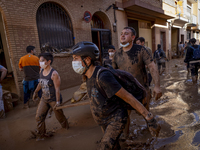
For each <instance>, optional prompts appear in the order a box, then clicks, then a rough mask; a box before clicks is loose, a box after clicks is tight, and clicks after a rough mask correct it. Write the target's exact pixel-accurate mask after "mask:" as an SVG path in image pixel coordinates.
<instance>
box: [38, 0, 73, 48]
mask: <svg viewBox="0 0 200 150" xmlns="http://www.w3.org/2000/svg"><path fill="white" fill-rule="evenodd" d="M36 20H37V28H38V35H39V40H40V46H41V47H42V46H43V45H44V44H47V43H48V44H49V45H50V46H52V47H55V48H57V49H59V50H62V49H65V48H70V47H72V46H73V45H74V40H73V27H72V22H71V19H70V17H69V15H68V14H67V12H66V11H65V10H64V9H63V8H62V7H61V6H60V5H58V4H56V3H51V2H47V3H43V4H42V5H41V6H40V7H39V8H38V10H37V16H36Z"/></svg>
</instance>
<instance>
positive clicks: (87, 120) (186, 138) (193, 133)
mask: <svg viewBox="0 0 200 150" xmlns="http://www.w3.org/2000/svg"><path fill="white" fill-rule="evenodd" d="M160 78H161V87H162V91H163V96H162V97H161V99H160V100H159V101H154V100H152V102H151V112H153V114H155V115H156V118H157V120H158V122H159V123H160V124H161V132H160V135H159V137H158V138H157V139H155V138H152V137H151V135H150V133H149V131H148V130H147V129H146V124H145V121H144V120H143V118H142V117H141V116H138V115H137V114H135V113H134V112H133V113H132V120H131V133H130V137H129V139H127V140H126V141H125V142H124V141H123V140H121V145H122V147H123V149H126V150H129V149H130V150H139V149H144V150H148V149H159V150H193V149H194V150H198V149H200V120H199V116H200V95H199V94H200V85H199V84H197V85H193V84H192V81H191V79H190V77H189V78H188V77H187V71H186V67H185V65H184V64H183V60H182V59H175V60H171V61H169V62H168V63H167V70H166V73H165V74H163V75H162V76H160ZM151 87H152V88H153V85H152V86H151ZM76 89H77V87H75V88H72V89H70V90H64V91H62V94H63V97H64V99H66V100H67V99H68V98H69V97H70V96H71V94H72V93H73V91H75V90H76ZM22 106H23V105H22V104H20V105H17V106H16V107H15V108H14V110H12V111H10V112H8V113H6V118H5V119H3V120H0V150H23V149H27V150H35V149H38V150H40V149H43V150H62V149H68V150H95V149H96V148H97V145H96V141H98V140H100V138H101V137H102V135H103V134H102V132H101V129H100V127H99V126H98V125H97V124H96V123H95V122H94V120H93V118H92V115H91V113H90V107H89V105H85V106H79V107H73V108H67V109H63V110H64V113H65V115H66V117H68V118H69V123H70V128H69V129H68V130H66V129H62V128H61V127H60V125H59V123H58V122H57V120H56V119H55V116H54V115H52V117H51V118H47V119H46V126H47V129H48V130H49V131H54V132H55V133H54V136H53V137H51V138H49V139H46V140H44V141H39V142H36V141H35V139H33V138H31V134H30V131H31V130H34V129H35V127H36V122H35V112H36V106H34V104H33V103H32V104H31V107H30V108H29V109H22Z"/></svg>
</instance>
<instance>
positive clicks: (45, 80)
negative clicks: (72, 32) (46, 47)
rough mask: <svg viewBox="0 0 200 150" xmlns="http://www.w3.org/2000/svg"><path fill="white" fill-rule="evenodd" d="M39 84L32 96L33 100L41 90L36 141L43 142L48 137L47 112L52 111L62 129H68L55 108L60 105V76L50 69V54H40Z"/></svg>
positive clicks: (59, 112) (65, 120)
mask: <svg viewBox="0 0 200 150" xmlns="http://www.w3.org/2000/svg"><path fill="white" fill-rule="evenodd" d="M39 59H40V60H39V62H40V67H41V68H42V69H41V72H40V82H39V84H38V86H37V88H36V90H35V92H34V94H33V100H34V99H35V97H36V93H37V92H38V91H39V90H40V89H42V97H41V100H40V103H39V105H38V108H37V112H36V121H37V133H36V134H35V135H36V141H39V140H44V138H45V137H48V135H47V134H46V126H45V118H46V116H47V113H48V110H49V109H50V108H52V109H53V111H54V113H55V116H56V119H57V120H58V121H59V122H60V124H61V126H62V128H69V125H68V121H67V119H66V117H65V115H64V114H63V111H62V110H61V109H59V110H56V109H55V108H56V107H57V106H60V104H61V103H62V96H61V94H60V76H59V74H58V72H57V71H56V70H54V69H53V68H52V67H51V64H52V63H53V55H52V54H51V53H41V54H40V55H39Z"/></svg>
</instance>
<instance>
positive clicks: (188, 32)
mask: <svg viewBox="0 0 200 150" xmlns="http://www.w3.org/2000/svg"><path fill="white" fill-rule="evenodd" d="M187 39H191V31H187Z"/></svg>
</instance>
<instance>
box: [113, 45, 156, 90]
mask: <svg viewBox="0 0 200 150" xmlns="http://www.w3.org/2000/svg"><path fill="white" fill-rule="evenodd" d="M152 61H153V59H152V56H151V54H150V53H149V52H148V50H146V49H145V47H143V46H141V45H137V44H133V46H132V48H131V49H130V50H129V51H127V52H124V51H123V49H122V48H120V49H119V50H118V51H117V52H115V55H114V58H113V60H112V66H113V68H115V69H121V70H124V71H127V72H129V73H131V74H132V75H133V76H134V77H135V78H136V79H137V80H138V81H139V82H140V84H142V85H143V86H144V87H145V88H146V89H148V83H147V71H146V68H145V65H149V64H150V63H151V62H152Z"/></svg>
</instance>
